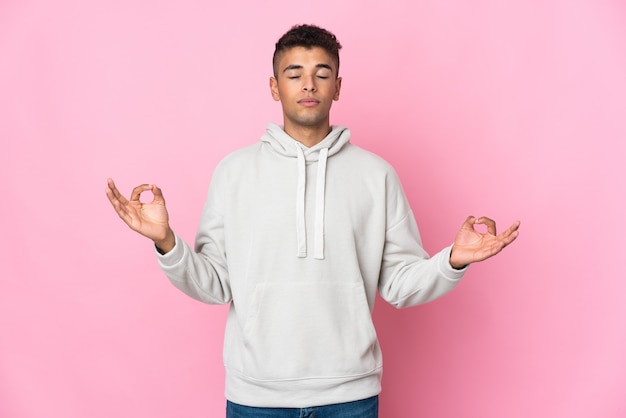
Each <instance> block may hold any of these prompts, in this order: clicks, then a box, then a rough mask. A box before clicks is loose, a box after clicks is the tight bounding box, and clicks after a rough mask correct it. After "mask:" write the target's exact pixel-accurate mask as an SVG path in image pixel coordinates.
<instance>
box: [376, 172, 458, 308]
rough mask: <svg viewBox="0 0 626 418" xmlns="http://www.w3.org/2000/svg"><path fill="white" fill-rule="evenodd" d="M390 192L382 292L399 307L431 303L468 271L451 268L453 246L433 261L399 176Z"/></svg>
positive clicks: (390, 178)
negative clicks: (422, 239)
mask: <svg viewBox="0 0 626 418" xmlns="http://www.w3.org/2000/svg"><path fill="white" fill-rule="evenodd" d="M386 189H387V190H386V194H387V222H388V227H387V229H386V231H385V246H384V249H383V258H382V265H381V272H380V278H379V283H378V290H379V293H380V295H381V296H382V297H383V299H385V300H386V301H387V302H389V303H390V304H392V305H393V306H395V307H397V308H404V307H407V306H414V305H419V304H422V303H426V302H430V301H432V300H434V299H437V298H438V297H441V296H443V295H444V294H446V293H448V292H449V291H450V290H452V289H453V288H454V287H455V286H456V285H457V284H458V282H459V280H460V279H461V277H463V274H464V273H465V271H466V269H467V268H465V269H462V270H455V269H454V268H452V266H450V262H449V260H450V251H451V249H452V247H451V246H450V247H446V248H444V249H443V250H441V251H440V252H439V253H437V254H435V255H434V256H433V257H432V258H430V257H429V255H428V254H427V253H426V251H425V250H424V248H423V247H422V241H421V237H420V234H419V231H418V228H417V224H416V222H415V218H414V216H413V212H412V210H411V208H410V207H409V203H408V201H407V199H406V196H405V194H404V191H403V190H402V186H401V185H400V182H399V180H398V179H397V177H396V175H395V173H392V174H391V175H389V176H388V178H387V187H386Z"/></svg>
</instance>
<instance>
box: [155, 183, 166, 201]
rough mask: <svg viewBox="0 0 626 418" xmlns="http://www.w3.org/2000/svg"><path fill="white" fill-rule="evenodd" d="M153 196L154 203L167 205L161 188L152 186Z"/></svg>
mask: <svg viewBox="0 0 626 418" xmlns="http://www.w3.org/2000/svg"><path fill="white" fill-rule="evenodd" d="M152 194H153V195H154V200H153V201H154V202H160V203H163V204H165V198H164V197H163V192H162V191H161V189H160V188H158V187H157V186H156V184H153V185H152Z"/></svg>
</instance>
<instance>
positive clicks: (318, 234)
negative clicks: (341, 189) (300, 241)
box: [313, 148, 328, 260]
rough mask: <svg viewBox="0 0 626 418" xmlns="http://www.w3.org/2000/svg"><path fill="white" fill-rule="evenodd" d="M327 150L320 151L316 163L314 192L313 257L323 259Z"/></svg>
mask: <svg viewBox="0 0 626 418" xmlns="http://www.w3.org/2000/svg"><path fill="white" fill-rule="evenodd" d="M327 160H328V148H323V149H322V150H320V157H319V160H318V161H317V190H316V191H315V252H314V255H313V256H314V257H315V258H317V259H318V260H323V259H324V209H325V203H324V194H325V192H326V161H327Z"/></svg>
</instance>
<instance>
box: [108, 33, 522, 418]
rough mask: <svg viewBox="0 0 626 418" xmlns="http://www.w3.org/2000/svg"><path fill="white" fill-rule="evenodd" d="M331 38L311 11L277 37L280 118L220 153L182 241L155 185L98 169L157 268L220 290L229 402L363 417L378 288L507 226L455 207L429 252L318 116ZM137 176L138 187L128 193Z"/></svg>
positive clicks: (456, 270)
mask: <svg viewBox="0 0 626 418" xmlns="http://www.w3.org/2000/svg"><path fill="white" fill-rule="evenodd" d="M340 48H341V45H340V44H339V42H338V41H337V40H336V38H335V36H334V35H333V34H331V33H330V32H328V31H326V30H324V29H321V28H319V27H316V26H311V25H302V26H295V27H293V28H292V29H291V30H290V31H288V32H287V33H286V34H285V35H283V37H281V38H280V40H279V41H278V43H277V44H276V51H275V53H274V61H273V64H274V76H273V77H271V78H270V90H271V94H272V97H273V98H274V100H277V101H280V102H281V105H282V109H283V121H284V125H283V126H278V125H275V124H271V123H270V124H269V125H268V127H267V132H266V133H265V134H264V135H263V136H262V138H261V141H260V142H258V143H256V144H254V145H252V146H248V147H246V148H243V149H241V150H238V151H236V152H234V153H232V154H230V155H229V156H227V157H226V158H225V159H224V160H223V161H222V162H221V163H220V164H219V165H218V167H217V168H216V170H215V172H214V174H213V178H212V180H211V186H210V188H209V195H208V198H207V201H206V205H205V208H204V211H203V214H202V218H201V221H200V225H199V228H198V234H197V237H196V245H195V249H194V250H192V249H191V248H190V247H189V246H188V245H187V244H186V243H185V242H184V241H182V240H181V239H180V238H179V237H178V236H177V235H176V234H175V233H174V232H173V231H172V229H171V228H170V227H169V223H168V214H167V210H166V207H165V201H164V198H163V194H162V192H161V190H160V189H159V188H158V187H156V186H155V185H141V186H138V187H136V188H135V189H134V190H133V191H132V194H131V198H130V200H127V199H126V198H124V197H123V196H122V195H121V194H120V192H119V191H118V190H117V188H116V187H115V184H114V183H113V181H112V180H110V179H109V181H108V187H107V190H106V193H107V196H108V198H109V200H110V202H111V204H112V205H113V207H114V208H115V210H116V211H117V213H118V214H119V216H120V217H121V218H122V220H124V222H125V223H126V224H128V225H129V226H130V228H132V229H133V230H135V231H137V232H139V233H141V234H143V235H145V236H146V237H148V238H150V239H151V240H152V241H154V243H155V245H156V251H157V257H158V260H159V263H160V266H161V268H162V269H163V271H164V272H165V273H166V275H167V276H168V278H169V279H170V281H171V282H172V283H173V284H174V285H175V286H176V287H178V288H179V289H181V290H182V291H184V292H185V293H187V294H188V295H190V296H192V297H194V298H196V299H199V300H201V301H204V302H206V303H230V304H231V305H230V311H229V315H228V320H227V325H226V334H225V341H224V364H225V367H226V375H227V377H226V398H227V399H228V402H227V417H230V418H238V417H255V416H262V417H301V416H313V415H315V416H316V417H318V418H320V417H362V418H369V417H376V416H377V414H378V412H377V411H378V398H377V396H378V393H379V392H380V381H381V374H382V359H381V352H380V347H379V344H378V341H377V338H376V332H375V330H374V327H373V323H372V319H371V312H372V309H373V305H374V299H375V294H376V291H377V290H378V291H379V293H380V295H381V296H382V297H383V298H384V299H385V300H386V301H388V302H389V303H391V304H393V305H395V306H396V307H405V306H412V305H416V304H420V303H424V302H428V301H430V300H433V299H435V298H437V297H439V296H441V295H443V294H445V293H447V292H448V291H450V290H451V289H453V288H454V287H455V286H456V284H457V283H458V281H459V280H460V278H461V277H462V276H463V274H464V272H465V271H466V269H467V266H468V265H469V264H471V263H473V262H477V261H481V260H484V259H486V258H489V257H491V256H493V255H495V254H497V253H498V252H500V251H501V250H502V248H504V247H505V246H507V245H508V244H510V243H511V242H513V241H514V240H515V239H516V238H517V236H518V228H519V222H516V223H515V224H513V225H512V226H511V227H510V228H509V229H507V230H506V231H505V232H504V233H502V234H500V235H496V226H495V222H493V221H492V220H490V219H488V218H484V217H483V218H479V219H476V218H474V217H468V218H467V220H466V221H465V223H464V224H463V226H462V227H461V230H460V231H459V233H458V234H457V236H456V238H455V241H454V244H453V245H452V246H451V247H448V248H445V249H444V250H442V251H441V252H439V253H437V254H436V255H434V256H433V257H432V258H429V257H428V255H427V254H426V252H425V251H424V250H423V248H422V246H421V241H420V237H419V233H418V230H417V227H416V224H415V220H414V217H413V214H412V211H411V209H410V207H409V205H408V202H407V199H406V197H405V195H404V193H403V191H402V187H401V185H400V182H399V181H398V178H397V177H396V174H395V172H394V171H393V169H392V168H391V167H390V166H389V165H388V164H387V163H386V162H385V161H383V160H382V159H380V158H379V157H377V156H375V155H373V154H371V153H369V152H366V151H364V150H362V149H360V148H358V147H356V146H354V145H352V144H350V142H349V138H350V133H349V131H348V130H347V129H346V128H343V127H340V126H331V125H330V122H329V113H330V109H331V105H332V102H333V101H335V100H338V99H339V93H340V91H341V78H340V77H339V76H338V71H339V53H338V52H339V49H340ZM145 191H151V192H152V193H153V194H154V200H153V201H152V202H151V203H141V202H140V199H139V198H140V195H141V193H143V192H145ZM475 224H484V225H486V226H487V232H486V233H484V234H482V233H479V232H477V231H476V230H475V229H474V225H475ZM305 414H309V415H305Z"/></svg>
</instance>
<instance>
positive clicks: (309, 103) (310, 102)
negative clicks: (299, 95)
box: [298, 97, 320, 107]
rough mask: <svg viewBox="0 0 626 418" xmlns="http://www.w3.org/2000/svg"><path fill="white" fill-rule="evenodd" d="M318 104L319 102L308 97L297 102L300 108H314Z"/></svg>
mask: <svg viewBox="0 0 626 418" xmlns="http://www.w3.org/2000/svg"><path fill="white" fill-rule="evenodd" d="M319 103H320V102H319V100H315V99H312V98H310V97H307V98H304V99H300V100H298V104H300V105H302V106H306V107H310V106H316V105H318V104H319Z"/></svg>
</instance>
